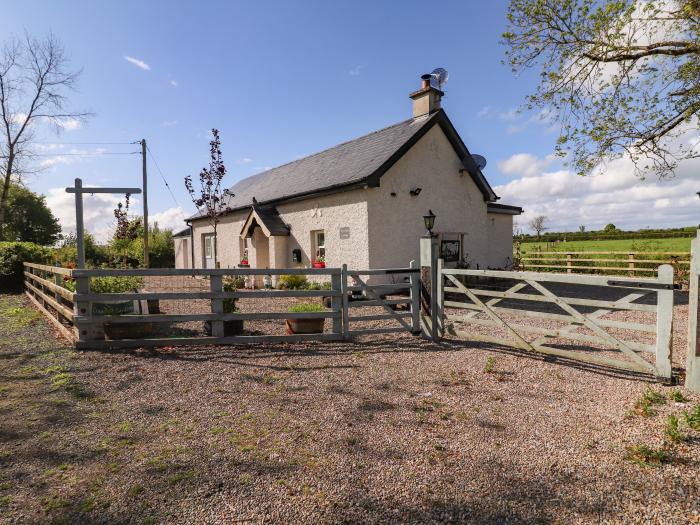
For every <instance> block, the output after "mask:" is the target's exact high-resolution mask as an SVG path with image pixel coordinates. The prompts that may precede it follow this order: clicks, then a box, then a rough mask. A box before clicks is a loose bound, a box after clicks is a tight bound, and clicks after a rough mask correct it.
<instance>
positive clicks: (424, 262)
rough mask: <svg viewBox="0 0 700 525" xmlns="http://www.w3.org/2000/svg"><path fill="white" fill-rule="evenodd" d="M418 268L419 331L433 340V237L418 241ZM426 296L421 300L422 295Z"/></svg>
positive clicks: (435, 263) (435, 266) (435, 265)
mask: <svg viewBox="0 0 700 525" xmlns="http://www.w3.org/2000/svg"><path fill="white" fill-rule="evenodd" d="M420 266H421V310H425V312H421V329H422V332H423V335H425V336H426V337H430V338H431V339H435V338H436V335H437V334H434V333H433V330H434V328H437V327H435V326H434V323H433V322H432V321H433V312H434V311H435V309H436V305H435V299H436V297H435V296H436V293H437V291H436V290H435V289H434V288H435V285H437V279H435V278H434V273H435V270H436V269H437V239H436V238H435V237H421V239H420ZM424 293H425V295H427V297H426V298H425V300H423V294H424Z"/></svg>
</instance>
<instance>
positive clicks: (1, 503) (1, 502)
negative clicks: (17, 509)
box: [0, 496, 12, 509]
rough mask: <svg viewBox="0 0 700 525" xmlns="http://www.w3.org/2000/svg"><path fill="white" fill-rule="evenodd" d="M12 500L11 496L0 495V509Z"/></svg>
mask: <svg viewBox="0 0 700 525" xmlns="http://www.w3.org/2000/svg"><path fill="white" fill-rule="evenodd" d="M11 502H12V496H2V497H0V509H1V508H3V507H7V506H8V505H9V504H10V503H11Z"/></svg>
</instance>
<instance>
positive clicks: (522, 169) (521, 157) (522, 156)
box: [498, 153, 556, 177]
mask: <svg viewBox="0 0 700 525" xmlns="http://www.w3.org/2000/svg"><path fill="white" fill-rule="evenodd" d="M555 159H556V156H555V155H547V156H546V157H545V158H544V159H538V158H537V157H536V156H534V155H531V154H530V153H517V154H515V155H513V156H512V157H510V158H508V159H506V160H502V161H500V162H499V163H498V169H499V170H500V171H501V173H503V174H505V175H510V176H525V177H532V176H534V175H539V174H540V173H541V172H542V171H543V170H544V169H545V168H547V167H548V166H549V165H550V164H552V162H554V160H555Z"/></svg>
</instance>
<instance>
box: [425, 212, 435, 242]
mask: <svg viewBox="0 0 700 525" xmlns="http://www.w3.org/2000/svg"><path fill="white" fill-rule="evenodd" d="M423 222H424V223H425V229H426V230H428V237H432V236H433V227H434V226H435V214H434V213H433V210H428V215H423Z"/></svg>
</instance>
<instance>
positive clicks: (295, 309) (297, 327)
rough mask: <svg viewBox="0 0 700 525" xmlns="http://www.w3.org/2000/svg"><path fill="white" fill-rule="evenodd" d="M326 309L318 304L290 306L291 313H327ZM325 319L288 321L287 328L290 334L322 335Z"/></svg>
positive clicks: (286, 322)
mask: <svg viewBox="0 0 700 525" xmlns="http://www.w3.org/2000/svg"><path fill="white" fill-rule="evenodd" d="M325 311H326V309H325V308H324V307H323V306H322V305H320V304H318V303H297V304H295V305H294V306H290V307H289V309H288V310H287V312H289V313H310V312H325ZM325 321H326V318H325V317H311V318H308V319H287V320H286V321H285V326H286V328H287V333H288V334H321V333H323V324H324V323H325Z"/></svg>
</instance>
